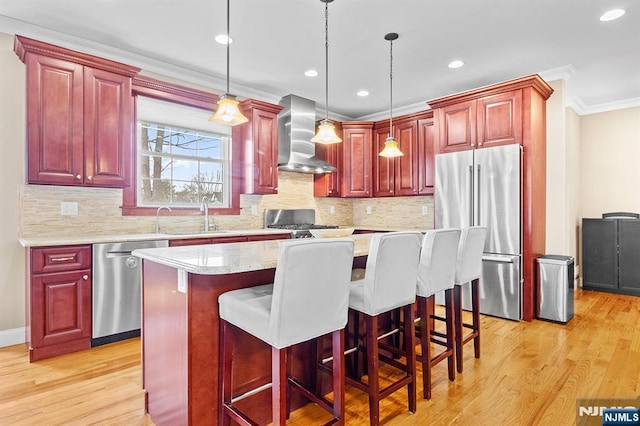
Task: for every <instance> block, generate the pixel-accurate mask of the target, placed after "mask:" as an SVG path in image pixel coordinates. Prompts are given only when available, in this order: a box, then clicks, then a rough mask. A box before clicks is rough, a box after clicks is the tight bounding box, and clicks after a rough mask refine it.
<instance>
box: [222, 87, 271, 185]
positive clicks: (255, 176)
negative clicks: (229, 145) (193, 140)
mask: <svg viewBox="0 0 640 426" xmlns="http://www.w3.org/2000/svg"><path fill="white" fill-rule="evenodd" d="M240 109H241V111H242V113H243V114H244V115H245V116H246V117H247V118H248V119H249V121H248V122H247V123H244V124H241V125H239V126H235V127H234V128H233V133H232V135H233V136H232V138H233V144H234V145H235V144H240V145H241V146H242V147H243V151H244V152H243V157H244V164H243V168H244V184H245V186H244V191H243V193H245V194H260V195H265V194H277V193H278V113H279V112H280V111H281V110H282V106H280V105H273V104H270V103H267V102H261V101H256V100H254V99H247V100H244V101H242V102H241V103H240Z"/></svg>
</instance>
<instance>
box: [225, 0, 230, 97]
mask: <svg viewBox="0 0 640 426" xmlns="http://www.w3.org/2000/svg"><path fill="white" fill-rule="evenodd" d="M229 16H230V13H229V0H227V92H226V93H227V94H229V45H230V44H231V35H230V34H229V21H230V19H229Z"/></svg>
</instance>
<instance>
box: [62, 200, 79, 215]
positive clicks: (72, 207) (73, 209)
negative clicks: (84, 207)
mask: <svg viewBox="0 0 640 426" xmlns="http://www.w3.org/2000/svg"><path fill="white" fill-rule="evenodd" d="M60 214H61V215H62V216H78V203H75V202H65V201H63V202H61V203H60Z"/></svg>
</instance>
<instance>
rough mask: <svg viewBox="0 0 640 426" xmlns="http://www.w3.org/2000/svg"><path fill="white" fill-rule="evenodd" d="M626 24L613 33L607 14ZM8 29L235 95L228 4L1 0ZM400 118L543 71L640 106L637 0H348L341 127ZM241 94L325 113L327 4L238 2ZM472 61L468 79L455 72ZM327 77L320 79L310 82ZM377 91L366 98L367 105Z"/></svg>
mask: <svg viewBox="0 0 640 426" xmlns="http://www.w3.org/2000/svg"><path fill="white" fill-rule="evenodd" d="M613 8H623V9H626V11H627V13H626V14H625V15H624V16H623V17H622V18H620V19H618V20H616V21H612V22H604V23H603V22H600V21H599V19H598V18H599V16H600V15H601V14H602V13H603V12H605V11H607V10H609V9H613ZM0 32H5V33H9V34H15V33H17V34H21V35H25V36H27V37H32V38H37V39H40V40H43V41H48V42H51V43H54V44H58V45H61V46H65V47H69V48H73V49H76V50H81V51H84V52H87V53H93V54H97V55H100V56H103V57H106V58H110V59H114V60H119V61H121V62H125V63H128V64H131V65H136V66H140V67H141V68H143V70H145V71H149V72H155V73H161V74H164V75H167V76H170V77H176V78H181V79H183V80H186V81H190V82H193V83H198V84H202V85H204V86H207V87H210V88H212V89H214V90H215V91H217V92H224V91H225V76H226V48H225V46H223V45H219V44H217V43H215V41H214V40H213V38H214V37H215V36H216V35H217V34H222V33H225V32H226V1H225V0H91V1H88V0H55V1H52V0H0ZM388 32H397V33H399V34H400V38H399V39H398V40H397V41H395V42H394V45H393V56H394V63H393V68H394V72H393V105H394V114H395V112H398V114H399V113H402V112H410V111H411V110H420V109H425V107H426V105H425V102H426V101H428V100H429V99H434V98H437V97H441V96H446V95H449V94H453V93H458V92H461V91H465V90H469V89H473V88H477V87H480V86H485V85H489V84H493V83H497V82H500V81H504V80H509V79H512V78H517V77H521V76H525V75H530V74H534V73H540V74H541V75H542V76H543V77H544V78H546V79H547V80H553V79H557V78H565V79H566V84H565V101H566V103H567V104H568V105H570V106H573V107H574V108H575V109H576V110H577V111H578V112H579V113H590V112H598V111H602V110H608V109H616V108H620V107H625V106H635V105H640V1H638V0H445V1H442V0H441V1H428V0H335V1H333V2H332V3H330V4H329V57H330V60H329V109H330V115H331V116H332V117H334V118H338V119H377V118H381V117H384V116H385V114H386V115H388V111H389V102H390V99H389V42H387V41H385V40H384V35H385V34H386V33H388ZM230 33H231V37H232V38H233V40H234V43H233V44H231V62H230V69H231V92H232V93H233V94H236V95H238V96H239V97H254V98H257V99H262V100H266V101H270V102H276V103H277V102H278V100H279V99H280V97H282V96H284V95H287V94H289V93H293V94H296V95H299V96H303V97H306V98H309V99H312V100H314V101H316V102H317V105H318V107H319V108H320V109H323V108H324V104H325V101H324V97H325V84H324V67H325V63H324V3H322V2H321V1H320V0H271V1H268V0H231V31H230ZM453 59H462V60H464V62H465V66H464V67H463V68H460V69H457V70H451V69H448V68H447V64H448V63H449V62H450V61H451V60H453ZM308 68H315V69H317V70H318V71H320V75H319V76H318V77H316V78H308V77H305V76H304V75H303V72H304V71H305V70H306V69H308ZM360 89H367V90H368V91H369V92H370V95H369V96H368V97H366V98H360V97H358V96H356V92H357V91H358V90H360Z"/></svg>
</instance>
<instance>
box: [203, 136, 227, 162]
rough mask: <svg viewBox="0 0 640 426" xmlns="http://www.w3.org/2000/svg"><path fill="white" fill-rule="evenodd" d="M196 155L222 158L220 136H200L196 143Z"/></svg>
mask: <svg viewBox="0 0 640 426" xmlns="http://www.w3.org/2000/svg"><path fill="white" fill-rule="evenodd" d="M198 156H199V157H207V158H215V159H220V158H222V140H221V139H220V138H217V139H213V138H206V137H205V138H202V139H201V140H200V143H199V144H198Z"/></svg>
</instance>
